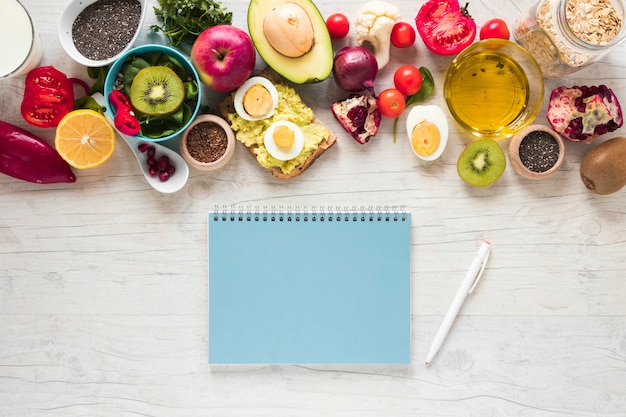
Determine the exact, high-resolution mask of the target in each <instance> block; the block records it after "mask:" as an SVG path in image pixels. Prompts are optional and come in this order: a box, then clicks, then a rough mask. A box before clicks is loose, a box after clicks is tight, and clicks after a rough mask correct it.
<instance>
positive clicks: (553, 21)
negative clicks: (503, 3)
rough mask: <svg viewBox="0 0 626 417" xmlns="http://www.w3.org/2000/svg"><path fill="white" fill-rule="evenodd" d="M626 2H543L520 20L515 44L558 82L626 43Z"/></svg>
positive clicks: (619, 0) (515, 29) (623, 0)
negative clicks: (522, 48)
mask: <svg viewBox="0 0 626 417" xmlns="http://www.w3.org/2000/svg"><path fill="white" fill-rule="evenodd" d="M625 12H626V0H540V1H539V2H537V3H536V4H535V5H534V6H533V7H531V8H530V9H529V10H527V11H526V12H525V13H524V14H522V15H521V16H519V17H518V18H517V20H516V21H515V23H514V26H513V35H514V37H515V40H516V41H517V42H518V43H519V44H520V45H522V46H523V47H524V48H526V49H527V50H528V51H529V52H530V53H531V54H532V55H533V56H534V57H535V59H536V60H537V62H538V63H539V65H540V66H541V69H542V71H543V74H544V76H546V77H550V78H558V77H561V76H564V75H566V74H570V73H573V72H575V71H578V70H579V69H581V68H584V67H586V66H587V65H590V64H592V63H594V62H596V61H598V60H599V59H601V58H602V57H603V56H605V55H606V54H607V53H609V52H610V51H611V50H613V49H614V48H615V47H617V46H619V45H620V44H621V43H622V42H624V40H626V26H625V24H624V13H625Z"/></svg>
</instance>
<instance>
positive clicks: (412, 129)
mask: <svg viewBox="0 0 626 417" xmlns="http://www.w3.org/2000/svg"><path fill="white" fill-rule="evenodd" d="M406 130H407V133H408V135H409V143H410V144H411V149H413V153H415V155H417V157H418V158H420V159H423V160H424V161H434V160H435V159H437V158H439V157H440V156H441V154H442V153H443V151H444V149H445V148H446V145H447V144H448V120H447V119H446V115H445V114H444V112H443V110H441V107H439V106H435V105H423V106H414V107H413V108H412V109H411V111H409V114H408V116H407V119H406Z"/></svg>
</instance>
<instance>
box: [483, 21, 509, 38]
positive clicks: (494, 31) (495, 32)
mask: <svg viewBox="0 0 626 417" xmlns="http://www.w3.org/2000/svg"><path fill="white" fill-rule="evenodd" d="M479 37H480V40H483V39H492V38H497V39H507V40H508V39H509V38H510V37H511V32H509V28H508V26H507V25H506V22H505V21H504V20H502V19H497V18H496V19H490V20H487V21H486V22H485V24H484V25H483V27H481V28H480V35H479Z"/></svg>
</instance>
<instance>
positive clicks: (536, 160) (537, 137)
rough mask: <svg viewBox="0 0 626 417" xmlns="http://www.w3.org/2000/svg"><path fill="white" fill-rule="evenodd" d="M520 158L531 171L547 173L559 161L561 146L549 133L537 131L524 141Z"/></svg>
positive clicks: (525, 137) (527, 136) (521, 145)
mask: <svg viewBox="0 0 626 417" xmlns="http://www.w3.org/2000/svg"><path fill="white" fill-rule="evenodd" d="M519 157H520V160H521V161H522V164H524V166H525V167H526V168H528V169H529V170H530V171H533V172H546V171H547V170H549V169H550V168H552V167H553V166H554V165H556V161H557V160H558V159H559V144H558V143H557V141H556V139H554V138H553V137H552V135H550V134H549V133H547V132H543V131H541V130H536V131H534V132H530V133H529V134H528V135H526V136H524V139H522V142H521V143H520V147H519Z"/></svg>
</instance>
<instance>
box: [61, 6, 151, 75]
mask: <svg viewBox="0 0 626 417" xmlns="http://www.w3.org/2000/svg"><path fill="white" fill-rule="evenodd" d="M96 1H98V0H73V1H72V2H71V3H70V4H68V5H67V7H66V8H65V10H64V11H63V13H62V14H61V18H60V20H59V40H60V41H61V45H62V46H63V49H64V50H65V52H66V53H67V54H68V55H69V56H70V58H72V59H73V60H74V61H76V62H78V63H79V64H81V65H84V66H86V67H104V66H107V65H109V64H111V63H113V62H115V60H116V59H117V58H119V57H120V55H122V54H123V53H124V52H126V51H128V50H129V49H130V48H131V47H132V46H133V44H134V43H135V41H136V40H137V37H138V36H139V32H140V29H141V27H142V25H143V22H144V19H145V17H146V10H147V9H148V6H147V2H148V0H137V1H139V3H141V16H140V17H139V24H138V25H137V28H136V29H135V34H134V35H133V38H132V39H131V41H130V42H129V43H128V45H126V47H124V49H122V50H121V51H120V52H118V53H117V54H116V55H114V56H111V57H109V58H107V59H103V60H99V61H96V60H93V59H89V58H87V57H85V56H84V55H82V54H81V53H80V52H79V51H78V49H76V45H74V40H73V37H72V26H73V25H74V21H75V20H76V18H77V17H78V15H80V13H81V12H82V11H83V10H84V9H85V8H87V6H90V5H92V4H93V3H95V2H96Z"/></svg>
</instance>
